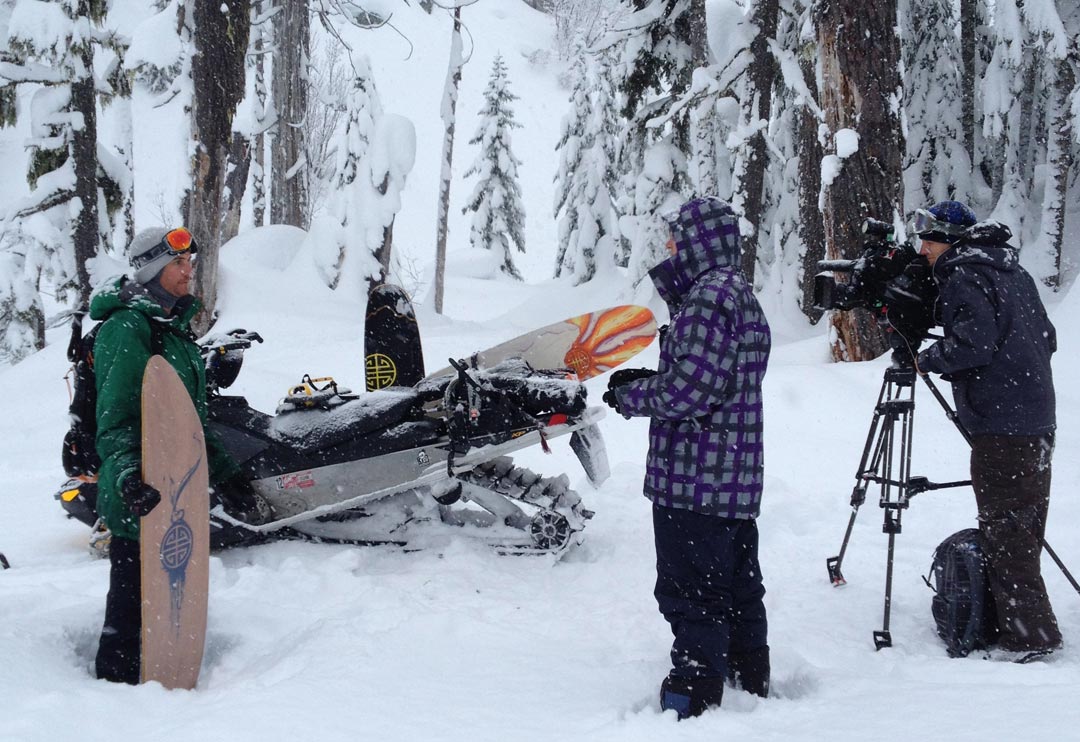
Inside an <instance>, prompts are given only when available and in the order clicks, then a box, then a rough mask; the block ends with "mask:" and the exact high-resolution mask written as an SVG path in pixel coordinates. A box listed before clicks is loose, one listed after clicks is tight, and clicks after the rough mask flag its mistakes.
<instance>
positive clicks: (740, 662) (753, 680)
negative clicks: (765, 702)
mask: <svg viewBox="0 0 1080 742" xmlns="http://www.w3.org/2000/svg"><path fill="white" fill-rule="evenodd" d="M769 671H770V669H769V647H768V645H766V646H764V647H760V648H759V649H752V650H750V651H749V652H732V653H731V654H729V655H728V679H730V680H731V681H732V682H733V683H735V687H736V688H742V689H743V690H744V691H746V692H747V693H753V694H754V695H755V696H761V697H762V698H768V697H769Z"/></svg>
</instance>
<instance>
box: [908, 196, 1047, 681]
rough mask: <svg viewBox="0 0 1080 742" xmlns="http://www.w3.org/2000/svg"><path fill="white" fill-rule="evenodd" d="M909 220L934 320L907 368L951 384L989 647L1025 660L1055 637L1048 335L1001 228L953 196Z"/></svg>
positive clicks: (1038, 303)
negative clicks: (983, 581)
mask: <svg viewBox="0 0 1080 742" xmlns="http://www.w3.org/2000/svg"><path fill="white" fill-rule="evenodd" d="M960 207H962V208H960ZM914 226H915V230H914V231H915V232H916V234H918V235H919V237H920V238H921V239H922V246H921V252H922V253H923V254H924V255H926V257H927V259H928V260H929V261H930V265H931V267H932V271H933V276H934V280H935V281H936V282H937V284H938V290H939V299H938V306H937V314H938V319H939V320H940V322H941V325H942V327H943V329H944V338H943V339H942V340H940V341H938V342H936V343H934V344H933V345H931V346H930V347H929V348H927V349H926V350H924V351H922V352H921V353H919V355H918V357H917V358H916V368H917V369H918V370H919V372H920V373H924V374H925V373H928V372H929V373H938V374H941V375H942V378H944V379H946V380H947V381H949V382H951V384H952V389H953V399H954V401H955V404H956V411H957V416H958V418H959V420H960V423H961V424H962V425H963V427H964V429H966V431H967V432H968V433H969V435H970V440H971V483H972V488H973V489H974V490H975V501H976V503H977V504H978V507H979V531H980V533H981V534H982V536H983V540H984V542H985V546H986V553H987V556H988V558H989V573H990V588H991V591H992V593H993V595H994V602H995V604H996V607H997V613H998V621H999V624H1000V628H1001V636H1000V638H999V640H998V646H999V647H1000V649H1002V650H1004V651H1005V652H1006V653H1008V655H1006V656H1009V657H1010V658H1012V659H1016V660H1019V661H1025V662H1026V661H1029V660H1031V659H1033V658H1036V657H1042V656H1045V655H1048V654H1050V653H1051V652H1053V651H1054V650H1055V649H1057V648H1058V647H1059V646H1061V632H1060V630H1059V628H1058V624H1057V618H1056V617H1055V615H1054V611H1053V608H1051V606H1050V599H1049V597H1048V596H1047V594H1046V586H1045V584H1044V583H1043V579H1042V573H1041V567H1040V563H1039V562H1040V556H1041V553H1042V541H1043V534H1044V532H1045V530H1046V515H1047V511H1048V508H1049V504H1050V470H1051V468H1050V464H1051V458H1052V456H1053V451H1054V429H1055V427H1056V420H1055V399H1054V379H1053V374H1052V372H1051V368H1050V356H1051V355H1052V354H1053V353H1054V351H1055V350H1057V337H1056V333H1055V331H1054V326H1053V325H1052V324H1051V323H1050V320H1049V318H1048V317H1047V315H1046V309H1045V308H1044V307H1043V304H1042V300H1041V299H1040V298H1039V292H1038V290H1037V288H1036V286H1035V281H1034V280H1033V279H1032V277H1031V276H1030V275H1029V274H1028V273H1027V271H1025V270H1024V269H1023V268H1021V267H1020V262H1019V260H1018V259H1017V254H1016V250H1015V249H1014V248H1013V247H1012V246H1011V245H1009V244H1008V240H1009V238H1010V237H1011V236H1012V233H1011V232H1010V231H1009V228H1008V227H1006V226H1005V225H1003V224H1000V223H998V222H980V223H975V219H974V214H971V210H970V209H967V207H965V206H963V204H958V202H954V201H946V202H942V203H939V204H935V205H934V206H932V207H931V208H930V209H928V210H925V211H924V210H919V211H918V212H916V215H915V224H914Z"/></svg>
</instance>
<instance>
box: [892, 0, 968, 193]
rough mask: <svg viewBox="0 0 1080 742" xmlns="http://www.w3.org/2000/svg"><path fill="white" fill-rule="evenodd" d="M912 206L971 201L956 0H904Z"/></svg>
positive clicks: (906, 175)
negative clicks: (950, 201) (955, 200)
mask: <svg viewBox="0 0 1080 742" xmlns="http://www.w3.org/2000/svg"><path fill="white" fill-rule="evenodd" d="M899 11H900V19H901V24H902V25H901V34H902V40H903V44H902V58H903V62H904V73H905V78H904V112H905V120H906V124H907V154H906V156H905V158H904V185H905V194H904V203H905V205H906V208H907V210H908V211H910V210H911V209H914V208H919V207H922V206H927V205H929V204H931V203H935V202H937V201H944V200H947V199H957V200H960V201H964V202H965V203H966V202H969V201H970V200H971V192H972V188H971V185H970V175H971V162H970V160H969V158H968V154H967V150H966V149H965V147H964V134H963V128H962V127H963V105H962V104H963V96H962V95H961V93H960V89H961V88H960V84H961V69H962V63H961V58H960V55H961V48H960V39H959V38H958V37H957V35H956V32H955V29H956V25H957V21H958V19H957V17H956V11H955V9H954V7H953V2H952V0H901V1H900V7H899Z"/></svg>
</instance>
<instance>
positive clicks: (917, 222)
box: [911, 209, 968, 237]
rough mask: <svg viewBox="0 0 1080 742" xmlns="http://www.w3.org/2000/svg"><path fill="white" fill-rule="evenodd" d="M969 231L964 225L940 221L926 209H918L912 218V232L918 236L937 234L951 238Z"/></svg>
mask: <svg viewBox="0 0 1080 742" xmlns="http://www.w3.org/2000/svg"><path fill="white" fill-rule="evenodd" d="M967 229H968V228H967V227H965V226H963V225H962V224H952V223H951V222H947V221H944V220H942V219H938V218H937V217H936V216H934V215H933V214H931V213H930V212H929V211H927V210H926V209H916V210H915V214H914V216H912V218H911V231H912V232H914V233H915V234H917V235H924V234H931V233H933V232H936V233H938V234H944V235H948V236H950V237H959V236H960V235H962V234H963V233H964V232H966V231H967Z"/></svg>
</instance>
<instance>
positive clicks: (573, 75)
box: [554, 47, 592, 278]
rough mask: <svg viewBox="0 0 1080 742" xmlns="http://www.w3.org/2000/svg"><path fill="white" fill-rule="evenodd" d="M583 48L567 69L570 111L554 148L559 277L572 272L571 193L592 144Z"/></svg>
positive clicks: (574, 220)
mask: <svg viewBox="0 0 1080 742" xmlns="http://www.w3.org/2000/svg"><path fill="white" fill-rule="evenodd" d="M584 52H585V50H584V49H583V48H581V47H578V50H577V53H576V54H575V55H574V60H575V61H574V64H573V66H572V67H571V70H570V79H571V89H570V110H569V111H568V112H567V114H566V115H565V116H564V117H563V120H562V134H561V136H560V137H559V141H558V143H556V145H555V150H556V151H557V152H559V167H558V171H557V172H556V173H555V210H554V216H555V218H556V219H559V214H560V213H562V214H563V216H562V218H561V219H559V247H558V252H557V253H556V256H555V277H556V278H558V277H559V276H562V275H563V273H564V271H565V272H566V273H567V274H569V275H574V273H575V269H576V266H575V263H576V258H577V255H576V250H573V249H571V243H572V242H576V240H575V239H574V235H576V234H577V232H578V220H579V214H578V205H577V202H576V200H574V199H571V198H570V196H571V194H572V193H574V192H575V190H576V183H577V179H578V175H579V173H580V172H581V161H582V157H583V155H584V154H585V152H586V151H587V150H588V149H589V147H591V146H592V143H591V142H588V141H586V140H585V125H586V121H587V120H588V117H589V106H590V105H591V102H590V100H589V89H588V85H589V77H588V71H587V63H586V56H585V53H584Z"/></svg>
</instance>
